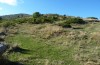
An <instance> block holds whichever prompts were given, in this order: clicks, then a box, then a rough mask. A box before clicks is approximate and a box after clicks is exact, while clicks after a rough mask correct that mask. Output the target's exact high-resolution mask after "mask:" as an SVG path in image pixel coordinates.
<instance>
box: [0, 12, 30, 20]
mask: <svg viewBox="0 0 100 65" xmlns="http://www.w3.org/2000/svg"><path fill="white" fill-rule="evenodd" d="M29 16H31V15H29V14H22V13H21V14H11V15H4V16H0V17H1V18H2V19H16V18H22V17H29Z"/></svg>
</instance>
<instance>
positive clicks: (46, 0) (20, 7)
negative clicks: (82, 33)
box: [0, 0, 100, 18]
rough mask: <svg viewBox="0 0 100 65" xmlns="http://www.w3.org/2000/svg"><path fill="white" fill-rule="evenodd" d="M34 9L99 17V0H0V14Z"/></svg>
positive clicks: (29, 12) (42, 11)
mask: <svg viewBox="0 0 100 65" xmlns="http://www.w3.org/2000/svg"><path fill="white" fill-rule="evenodd" d="M36 11H38V12H40V13H43V14H46V13H57V14H62V15H63V14H66V15H72V16H80V17H89V16H94V17H98V18H100V14H99V13H100V0H0V15H7V14H17V13H27V14H32V13H33V12H36Z"/></svg>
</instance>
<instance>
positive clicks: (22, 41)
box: [7, 34, 79, 65]
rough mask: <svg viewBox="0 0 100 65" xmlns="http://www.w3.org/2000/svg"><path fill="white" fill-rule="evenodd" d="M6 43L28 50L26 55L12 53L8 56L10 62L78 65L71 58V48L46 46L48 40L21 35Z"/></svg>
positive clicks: (37, 64) (41, 64)
mask: <svg viewBox="0 0 100 65" xmlns="http://www.w3.org/2000/svg"><path fill="white" fill-rule="evenodd" d="M7 41H8V42H10V43H11V42H12V43H18V44H19V45H20V47H21V48H23V49H27V50H29V51H28V52H27V53H20V52H17V53H16V52H13V53H11V54H9V56H8V57H9V59H10V60H11V61H19V62H20V61H22V63H24V64H26V65H46V59H47V60H48V62H49V63H48V65H50V64H53V65H69V64H70V65H73V64H75V65H79V63H78V62H77V61H75V60H74V59H73V57H72V55H73V51H74V49H73V46H71V47H69V48H63V46H61V47H60V46H57V45H51V44H48V42H47V41H48V40H44V39H41V38H32V37H31V36H27V35H21V34H20V35H16V36H14V37H9V38H8V39H7ZM53 44H54V43H53ZM24 60H27V62H24Z"/></svg>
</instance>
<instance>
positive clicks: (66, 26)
mask: <svg viewBox="0 0 100 65" xmlns="http://www.w3.org/2000/svg"><path fill="white" fill-rule="evenodd" d="M56 24H57V25H59V26H62V27H64V28H71V25H70V23H69V22H67V21H60V22H57V23H56Z"/></svg>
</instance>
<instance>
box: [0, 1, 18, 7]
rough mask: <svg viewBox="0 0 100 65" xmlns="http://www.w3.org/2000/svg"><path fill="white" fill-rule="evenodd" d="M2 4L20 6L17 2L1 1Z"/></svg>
mask: <svg viewBox="0 0 100 65" xmlns="http://www.w3.org/2000/svg"><path fill="white" fill-rule="evenodd" d="M0 3H4V4H8V5H12V6H15V5H17V4H18V2H17V0H0Z"/></svg>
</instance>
